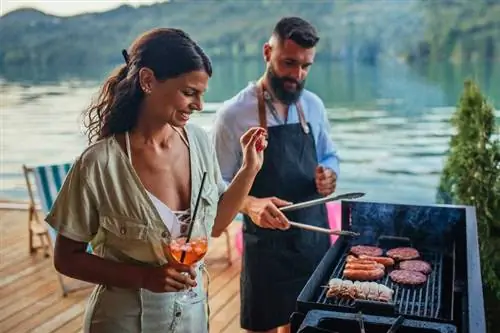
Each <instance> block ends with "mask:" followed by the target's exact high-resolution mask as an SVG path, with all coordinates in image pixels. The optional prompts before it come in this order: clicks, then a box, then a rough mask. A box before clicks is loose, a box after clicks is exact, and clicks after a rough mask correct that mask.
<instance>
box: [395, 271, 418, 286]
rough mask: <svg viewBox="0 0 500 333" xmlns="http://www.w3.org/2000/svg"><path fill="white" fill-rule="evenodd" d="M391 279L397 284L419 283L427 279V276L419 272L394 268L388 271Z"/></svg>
mask: <svg viewBox="0 0 500 333" xmlns="http://www.w3.org/2000/svg"><path fill="white" fill-rule="evenodd" d="M389 277H390V278H391V280H392V281H394V282H395V283H399V284H407V285H419V284H423V283H425V282H426V281H427V276H426V275H425V274H423V273H420V272H413V271H405V270H402V269H396V270H394V271H392V272H390V273H389Z"/></svg>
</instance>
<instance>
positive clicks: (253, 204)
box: [244, 197, 292, 230]
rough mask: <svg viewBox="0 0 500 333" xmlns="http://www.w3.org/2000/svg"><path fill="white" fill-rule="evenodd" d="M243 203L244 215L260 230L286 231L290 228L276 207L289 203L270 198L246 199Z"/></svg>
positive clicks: (289, 203)
mask: <svg viewBox="0 0 500 333" xmlns="http://www.w3.org/2000/svg"><path fill="white" fill-rule="evenodd" d="M246 200H247V202H246V203H245V206H246V207H245V209H244V210H245V212H244V213H245V214H247V215H248V216H249V217H250V218H251V219H252V221H253V223H255V224H256V225H258V226H259V227H261V228H268V229H281V230H286V229H288V228H289V227H290V225H289V223H288V219H287V218H286V216H285V215H284V214H283V213H282V212H281V211H280V210H279V209H278V207H282V206H288V205H291V204H292V203H291V202H288V201H284V200H281V199H278V198H276V197H271V198H254V197H248V198H247V199H246Z"/></svg>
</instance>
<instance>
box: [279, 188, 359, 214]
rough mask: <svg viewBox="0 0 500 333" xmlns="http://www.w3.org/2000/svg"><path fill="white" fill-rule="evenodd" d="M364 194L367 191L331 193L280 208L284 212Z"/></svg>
mask: <svg viewBox="0 0 500 333" xmlns="http://www.w3.org/2000/svg"><path fill="white" fill-rule="evenodd" d="M363 196H365V193H363V192H350V193H344V194H340V195H329V196H327V197H324V198H320V199H314V200H309V201H305V202H300V203H297V204H293V205H288V206H284V207H281V208H280V210H281V211H282V212H291V211H292V210H297V209H302V208H307V207H311V206H315V205H319V204H322V203H327V202H330V201H336V200H343V199H357V198H361V197H363Z"/></svg>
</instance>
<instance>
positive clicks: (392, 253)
mask: <svg viewBox="0 0 500 333" xmlns="http://www.w3.org/2000/svg"><path fill="white" fill-rule="evenodd" d="M387 256H388V257H391V258H392V259H394V260H396V261H402V260H412V259H418V258H420V253H418V250H416V249H414V248H412V247H397V248H394V249H390V250H389V251H387Z"/></svg>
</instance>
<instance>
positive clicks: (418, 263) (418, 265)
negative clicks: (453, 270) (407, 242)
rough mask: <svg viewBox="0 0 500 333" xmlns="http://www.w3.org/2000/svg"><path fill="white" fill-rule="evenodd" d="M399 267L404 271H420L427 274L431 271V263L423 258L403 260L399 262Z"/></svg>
mask: <svg viewBox="0 0 500 333" xmlns="http://www.w3.org/2000/svg"><path fill="white" fill-rule="evenodd" d="M399 269H402V270H405V271H413V272H421V273H424V274H429V273H430V272H432V268H431V265H430V264H429V263H428V262H426V261H423V260H405V261H402V262H401V263H400V264H399Z"/></svg>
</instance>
